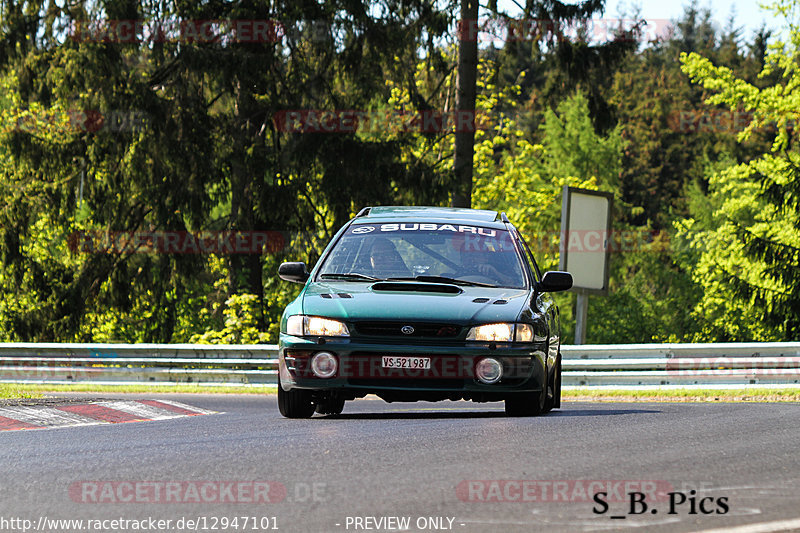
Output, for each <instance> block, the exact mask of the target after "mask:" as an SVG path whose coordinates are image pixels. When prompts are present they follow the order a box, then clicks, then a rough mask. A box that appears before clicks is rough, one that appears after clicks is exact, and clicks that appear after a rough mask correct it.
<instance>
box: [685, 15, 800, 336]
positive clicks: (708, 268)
mask: <svg viewBox="0 0 800 533" xmlns="http://www.w3.org/2000/svg"><path fill="white" fill-rule="evenodd" d="M798 7H800V3H798V2H797V1H796V0H791V1H790V0H780V1H777V2H775V3H774V4H773V5H772V7H771V9H772V10H773V11H774V12H775V13H776V14H781V15H783V16H785V17H786V18H787V23H788V30H789V41H788V42H787V43H783V42H777V43H775V44H773V45H771V46H770V47H769V51H768V52H767V55H766V56H765V58H764V68H763V69H762V71H761V73H760V74H759V77H760V78H768V77H770V76H773V75H776V74H777V75H778V76H779V80H778V81H777V82H775V83H772V84H770V85H768V86H766V87H764V88H759V87H757V86H756V85H754V84H752V83H749V82H747V81H745V80H743V79H741V78H738V77H737V76H735V74H734V73H733V71H732V70H731V69H730V68H728V67H724V66H716V65H714V64H713V63H712V62H711V61H710V60H709V59H707V58H705V57H703V56H701V55H699V54H697V53H690V54H686V53H683V54H681V62H682V63H683V67H682V68H683V71H684V72H685V73H686V74H687V75H688V76H689V77H690V79H691V80H692V81H694V82H695V83H698V84H700V85H702V86H703V87H704V88H705V89H706V90H708V91H709V92H711V95H710V96H708V97H707V98H706V100H705V101H706V103H708V104H710V105H725V106H726V107H728V109H730V110H731V111H735V110H738V109H740V108H741V109H744V110H746V111H749V112H752V113H753V120H752V121H751V122H750V124H749V125H748V126H747V128H745V129H744V130H743V131H742V132H741V133H740V134H739V140H740V141H745V140H747V139H748V138H749V137H750V136H751V135H753V133H754V132H756V131H758V130H771V131H773V132H774V135H773V138H774V141H773V143H772V147H771V149H770V152H769V153H766V154H764V155H762V156H761V157H757V158H755V159H753V160H752V161H749V162H746V163H740V164H731V165H729V166H728V167H727V168H724V169H722V170H719V171H718V172H715V173H713V174H712V176H711V183H710V190H709V195H708V200H707V203H706V204H705V205H704V206H703V208H704V209H708V208H709V207H710V208H711V216H710V220H707V221H706V223H705V224H704V223H703V221H702V220H698V219H697V218H687V219H686V220H684V221H682V222H681V223H680V225H679V227H680V228H681V229H682V230H683V232H684V235H686V237H687V239H688V240H689V242H690V243H691V244H692V245H693V246H694V247H695V249H696V250H697V251H698V254H699V260H698V264H697V267H696V269H695V273H694V276H695V281H696V282H697V283H699V284H702V285H703V286H704V287H705V288H706V290H705V294H704V297H703V300H702V302H701V303H700V304H699V305H698V307H697V308H696V309H695V312H696V313H698V314H699V313H711V314H712V315H713V316H714V318H715V320H713V321H712V322H711V323H712V325H713V326H714V327H713V329H712V331H709V334H710V335H713V336H714V337H716V338H717V339H718V340H751V339H753V338H756V339H759V340H796V339H797V338H798V337H800V269H798V268H797V265H798V264H800V152H798V147H797V145H796V143H794V142H793V141H794V137H795V135H796V133H795V125H796V121H797V119H798V118H800V113H798V111H797V110H798V109H800V105H798V104H800V72H798V68H800V67H799V66H798V59H800V27H798V25H797V23H796V21H794V20H791V19H790V18H789V16H790V14H791V12H792V10H796V9H797V8H798ZM693 214H695V215H697V210H695V212H694V213H693ZM756 317H758V318H756Z"/></svg>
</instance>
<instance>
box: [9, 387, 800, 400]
mask: <svg viewBox="0 0 800 533" xmlns="http://www.w3.org/2000/svg"><path fill="white" fill-rule="evenodd" d="M276 390H277V389H276V388H275V387H274V386H273V387H244V386H235V385H231V386H227V385H226V386H219V387H218V386H208V385H196V384H185V385H95V384H92V383H76V384H70V385H46V384H31V385H28V384H2V383H0V398H41V397H42V396H43V395H44V394H45V393H60V392H90V393H95V394H104V393H106V394H111V393H135V394H164V393H174V394H254V395H265V394H275V393H276ZM561 394H562V398H563V400H564V402H565V403H569V402H578V401H594V402H798V401H800V389H798V388H794V389H790V388H787V389H768V388H763V389H755V388H753V389H724V390H716V389H660V390H596V389H595V390H591V389H584V390H564V391H562V393H561Z"/></svg>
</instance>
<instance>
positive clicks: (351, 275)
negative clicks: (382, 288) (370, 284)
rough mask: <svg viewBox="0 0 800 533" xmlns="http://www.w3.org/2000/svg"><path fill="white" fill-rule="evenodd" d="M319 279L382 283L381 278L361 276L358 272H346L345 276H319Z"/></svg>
mask: <svg viewBox="0 0 800 533" xmlns="http://www.w3.org/2000/svg"><path fill="white" fill-rule="evenodd" d="M319 279H341V280H344V281H383V280H382V279H381V278H376V277H373V276H368V275H366V274H361V273H360V272H348V273H346V274H320V276H319Z"/></svg>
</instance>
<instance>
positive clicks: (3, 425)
mask: <svg viewBox="0 0 800 533" xmlns="http://www.w3.org/2000/svg"><path fill="white" fill-rule="evenodd" d="M216 413H217V411H209V410H207V409H200V408H199V407H192V406H191V405H186V404H183V403H179V402H173V401H171V400H109V401H102V402H87V403H79V404H66V405H56V406H23V405H20V406H11V407H0V431H13V430H18V429H46V428H54V427H73V426H92V425H97V424H119V423H122V422H148V421H151V420H167V419H170V418H182V417H185V416H198V415H213V414H216Z"/></svg>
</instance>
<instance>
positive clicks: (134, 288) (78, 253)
mask: <svg viewBox="0 0 800 533" xmlns="http://www.w3.org/2000/svg"><path fill="white" fill-rule="evenodd" d="M456 4H457V3H455V2H445V3H441V4H436V5H435V6H432V4H430V2H427V1H423V0H411V1H408V2H405V1H404V2H399V1H396V0H380V1H379V2H377V3H376V2H368V1H366V0H363V1H362V0H356V1H347V2H345V1H341V0H334V1H331V2H324V3H297V2H288V1H279V2H277V3H276V2H271V3H270V2H266V3H265V2H260V1H257V2H254V3H249V4H240V3H223V4H214V3H212V4H208V3H205V4H196V5H195V4H191V3H180V2H171V1H168V2H166V3H162V4H159V5H158V6H156V5H151V4H146V3H141V2H139V3H137V2H134V3H132V4H131V3H122V4H120V3H115V2H100V3H99V4H98V3H87V2H77V3H75V2H73V3H71V4H68V5H67V6H66V7H64V8H60V7H58V6H57V5H56V4H44V3H41V2H22V3H3V4H0V28H2V34H0V194H1V195H2V197H3V199H4V201H3V204H2V206H0V331H2V334H0V337H2V339H3V340H11V341H50V340H52V341H129V342H159V341H161V342H188V341H197V342H274V341H276V340H277V336H278V322H279V320H280V315H281V312H282V310H283V307H284V306H285V305H286V304H287V303H288V302H289V301H291V299H292V298H294V296H295V295H296V294H297V291H298V290H299V289H300V287H299V286H298V285H292V284H287V283H285V282H282V281H280V280H279V279H278V278H277V276H276V275H275V272H276V270H277V267H278V265H279V264H280V262H281V261H283V260H303V261H305V262H306V263H307V264H308V265H309V267H311V266H312V265H313V264H314V263H315V262H316V261H317V260H318V258H319V256H320V254H321V252H322V250H323V248H324V246H325V245H326V244H327V242H328V241H329V240H330V238H331V237H332V236H333V232H334V231H335V230H336V229H337V228H338V227H340V226H341V224H343V223H344V222H345V221H346V220H347V219H348V218H350V217H351V216H352V215H353V214H354V213H355V212H357V211H358V210H359V209H360V208H362V207H363V206H365V205H380V204H389V205H391V204H411V205H414V204H416V205H443V204H445V203H446V202H447V199H448V193H449V191H450V190H451V189H452V182H453V172H452V161H453V138H454V136H453V130H452V127H447V128H444V129H443V130H442V131H414V130H413V129H408V128H403V127H396V126H397V125H398V124H400V122H398V121H395V122H391V121H390V122H389V123H388V124H389V125H387V126H385V127H380V128H377V129H372V130H366V129H362V130H359V131H354V132H350V133H341V132H339V133H297V132H292V131H284V130H282V129H281V128H279V127H278V123H277V122H276V121H275V120H273V119H274V118H276V113H278V112H280V111H287V110H300V109H310V110H320V109H327V110H334V109H338V110H341V109H354V110H369V111H371V112H373V113H380V114H385V115H387V116H390V117H395V118H396V117H402V116H403V114H404V113H411V114H413V113H416V112H419V111H431V110H434V111H435V110H443V111H445V112H447V111H452V110H453V106H454V102H455V94H454V90H455V85H456V83H455V71H454V68H453V67H454V65H455V62H456V57H457V42H456V41H455V40H454V39H453V36H452V31H451V30H452V28H453V24H452V23H453V17H454V14H455V13H457V5H456ZM525 7H526V10H527V11H526V14H525V16H526V17H529V18H536V19H540V20H541V19H555V20H570V19H574V18H578V19H585V18H591V17H592V15H593V14H594V13H597V12H598V11H599V10H600V9H601V8H602V1H601V0H595V1H592V2H583V3H580V4H576V5H571V4H560V3H552V2H540V1H534V2H527V3H525ZM796 8H797V3H796V2H794V1H790V0H780V1H778V2H775V4H774V5H773V9H775V10H776V11H777V12H780V13H784V14H785V15H787V17H788V16H790V15H791V14H792V13H795V12H797V10H796ZM265 13H267V14H268V18H273V19H280V20H281V21H283V22H284V24H285V25H286V26H287V27H288V28H289V29H290V30H292V31H290V32H289V33H288V34H287V36H286V37H285V38H283V39H281V40H279V41H277V42H265V43H247V42H234V41H227V42H215V43H199V44H198V43H194V44H191V45H190V44H188V43H181V42H169V41H167V42H156V43H148V42H142V43H115V42H92V41H82V40H80V39H78V40H73V39H70V38H66V37H65V33H64V31H65V29H64V28H67V27H69V23H70V22H71V21H74V20H86V19H93V18H94V19H97V18H98V17H100V18H108V19H112V20H113V19H128V18H144V19H149V20H171V19H175V20H177V19H180V20H183V19H186V20H212V19H213V20H220V19H263V18H265ZM787 27H788V29H789V41H788V42H787V43H771V44H770V39H771V37H770V34H769V33H768V32H767V31H766V30H763V31H761V32H758V34H757V35H756V36H755V37H754V38H753V40H752V42H751V43H743V42H742V39H741V36H740V32H739V30H738V29H737V28H736V26H735V23H734V21H731V22H730V23H729V24H728V26H727V27H726V28H724V29H723V30H722V31H718V30H716V29H715V28H714V26H713V24H712V23H711V14H710V12H708V11H707V10H705V11H698V10H696V9H694V8H692V7H689V8H687V9H686V11H685V13H684V15H683V17H681V19H680V20H678V22H677V26H676V29H675V32H674V34H673V35H672V36H671V37H670V38H668V39H663V40H660V41H657V42H651V43H648V44H647V45H646V46H644V45H642V46H640V45H639V43H637V42H635V38H637V37H642V36H641V35H640V34H637V33H636V31H635V30H634V33H633V34H632V35H631V36H632V37H634V39H631V38H630V37H631V36H628V38H620V39H617V40H614V41H611V42H608V43H605V44H600V45H593V44H591V43H587V42H585V41H581V40H580V39H577V40H573V41H570V40H559V39H556V38H551V39H549V41H535V40H528V41H526V40H515V39H510V40H508V41H506V42H504V43H503V44H502V45H501V46H500V47H495V46H494V45H489V46H486V47H482V48H481V53H480V60H479V65H478V73H479V80H478V89H479V92H478V103H477V106H478V111H479V112H480V113H482V118H481V119H480V120H479V122H481V123H483V124H484V125H485V126H486V129H481V130H479V131H478V132H477V134H476V145H475V157H474V182H473V185H474V187H473V190H474V193H473V199H472V200H473V207H478V208H488V209H497V210H500V211H505V212H507V213H508V215H509V216H510V218H511V219H512V220H514V221H515V222H516V223H517V224H518V226H519V227H520V229H521V231H522V233H523V234H524V236H525V237H526V239H527V240H528V242H529V244H530V245H531V247H532V248H533V250H534V253H535V255H536V256H537V259H538V260H539V262H540V266H542V267H543V269H551V268H555V267H556V266H557V264H558V253H557V251H558V238H559V235H558V232H559V229H560V218H559V217H560V205H561V192H562V189H563V187H564V185H571V186H577V187H583V188H589V189H600V190H605V191H611V192H613V193H614V197H615V206H616V208H615V216H614V227H615V229H616V230H617V231H622V232H630V233H631V234H633V235H637V236H638V237H637V238H636V239H634V245H633V247H628V248H623V249H622V250H619V251H618V252H617V253H614V254H613V255H612V260H611V280H610V293H609V295H608V296H607V297H591V298H590V308H589V331H588V339H589V342H628V341H630V342H650V341H659V340H663V341H666V340H669V341H686V340H692V341H713V340H754V339H764V340H779V339H780V340H788V339H796V338H797V335H798V330H800V320H798V316H800V311H799V308H800V305H799V304H798V302H800V296H799V295H798V290H800V289H799V287H800V269H797V268H796V265H797V264H800V256H799V255H798V249H800V239H798V235H799V234H800V221H798V213H799V212H800V206H798V198H800V179H798V177H797V176H798V170H797V169H798V165H800V154H799V153H798V150H797V146H796V142H797V141H796V135H797V133H796V130H797V126H796V124H797V120H798V118H800V112H798V111H797V110H798V109H800V96H799V95H800V92H798V79H800V78H798V77H797V68H798V67H797V65H798V63H799V62H800V61H799V60H800V52H798V50H800V32H798V30H797V24H796V21H794V20H791V19H789V20H787ZM679 57H680V60H679ZM743 112H751V113H752V118H753V120H752V121H751V122H749V126H748V127H747V128H746V129H744V130H743V131H738V130H737V129H736V128H735V127H733V126H731V124H730V122H729V123H727V125H725V127H719V121H718V120H717V118H716V117H719V116H721V115H719V113H728V114H730V113H743ZM126 113H128V114H129V116H132V117H135V120H133V121H132V122H130V123H129V124H128V127H124V128H117V129H114V128H113V127H112V126H111V124H110V122H107V123H106V124H105V126H104V127H103V123H102V122H98V119H99V117H101V116H105V117H113V116H115V114H117V115H119V114H121V115H122V116H126V115H125V114H126ZM685 116H689V117H694V118H695V120H694V121H692V120H688V121H687V120H684V117H685ZM748 119H749V116H748ZM745 122H747V120H745ZM392 124H394V126H392ZM687 124H688V126H689V127H688V128H687V127H686V126H687ZM265 230H279V231H281V232H282V234H283V235H284V236H286V239H287V242H286V246H285V247H284V248H283V249H281V250H279V251H277V252H275V251H273V252H270V253H264V254H261V255H259V254H205V255H203V254H171V253H160V252H159V253H141V252H139V251H134V250H130V249H123V250H118V249H114V248H110V249H107V250H102V251H98V250H95V251H90V250H87V249H85V248H82V247H81V246H80V245H77V244H76V243H79V242H81V241H79V240H78V237H79V236H80V235H90V236H95V237H97V238H100V237H102V236H113V235H115V234H118V233H119V232H145V233H146V232H200V231H237V232H250V231H265ZM667 232H675V233H674V234H670V233H667ZM558 298H559V303H560V304H561V305H562V317H563V318H564V320H563V324H564V326H565V332H564V337H565V338H566V339H569V338H570V336H571V334H572V327H573V326H572V321H571V316H570V315H571V313H570V310H571V305H572V295H569V294H562V295H559V296H558Z"/></svg>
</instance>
